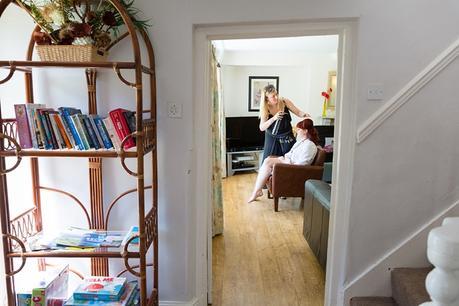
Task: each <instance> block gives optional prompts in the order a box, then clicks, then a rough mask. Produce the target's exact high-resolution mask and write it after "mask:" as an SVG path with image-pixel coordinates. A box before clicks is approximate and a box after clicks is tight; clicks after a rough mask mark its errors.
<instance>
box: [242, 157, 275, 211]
mask: <svg viewBox="0 0 459 306" xmlns="http://www.w3.org/2000/svg"><path fill="white" fill-rule="evenodd" d="M281 162H282V161H281V160H280V159H279V158H277V157H268V158H266V159H265V160H264V162H263V165H262V166H261V168H260V169H259V170H258V176H257V180H256V181H255V186H254V187H253V192H252V195H251V196H250V198H249V199H248V200H247V203H250V202H253V201H255V200H256V199H257V198H258V197H261V196H262V195H263V191H262V188H263V186H264V185H265V184H266V182H267V181H268V178H269V176H270V175H271V172H272V171H273V166H274V165H275V164H277V163H281Z"/></svg>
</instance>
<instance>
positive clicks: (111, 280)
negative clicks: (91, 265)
mask: <svg viewBox="0 0 459 306" xmlns="http://www.w3.org/2000/svg"><path fill="white" fill-rule="evenodd" d="M135 287H136V286H135V284H127V285H126V278H124V277H97V276H93V277H88V278H85V279H84V280H83V283H82V284H81V285H79V286H78V287H77V289H76V290H75V291H74V292H73V299H74V300H75V301H79V300H92V301H114V302H121V300H122V298H124V301H125V302H127V301H128V300H129V298H130V297H131V294H132V292H133V290H134V289H135ZM125 289H126V290H125ZM89 305H93V304H89ZM95 305H99V304H95ZM104 305H106V304H104ZM115 305H116V304H115ZM120 305H122V304H120Z"/></svg>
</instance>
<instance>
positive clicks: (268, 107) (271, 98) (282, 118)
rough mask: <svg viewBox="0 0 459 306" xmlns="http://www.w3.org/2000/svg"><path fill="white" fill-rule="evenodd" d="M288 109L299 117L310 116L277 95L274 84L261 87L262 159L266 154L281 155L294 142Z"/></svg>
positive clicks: (288, 149)
mask: <svg viewBox="0 0 459 306" xmlns="http://www.w3.org/2000/svg"><path fill="white" fill-rule="evenodd" d="M290 111H292V112H293V113H294V114H295V115H297V116H298V117H300V118H305V117H310V115H309V114H308V113H305V112H303V111H301V110H300V109H299V108H298V107H296V106H295V105H294V104H293V102H292V101H290V100H289V99H286V98H283V97H279V96H278V94H277V90H276V88H275V87H274V85H268V86H266V87H265V88H264V89H263V95H262V102H261V105H260V131H262V132H263V131H265V144H264V148H263V160H264V159H265V158H266V157H268V156H283V155H284V154H285V153H287V152H288V151H290V149H291V148H292V146H293V144H294V143H295V137H294V136H293V131H292V124H291V121H292V117H291V116H290ZM276 121H277V123H276Z"/></svg>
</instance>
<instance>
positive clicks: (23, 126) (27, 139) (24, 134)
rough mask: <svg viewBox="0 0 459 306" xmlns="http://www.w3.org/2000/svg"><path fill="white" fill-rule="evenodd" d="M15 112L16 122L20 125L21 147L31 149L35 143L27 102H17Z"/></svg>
mask: <svg viewBox="0 0 459 306" xmlns="http://www.w3.org/2000/svg"><path fill="white" fill-rule="evenodd" d="M14 112H15V113H16V123H17V126H18V135H19V143H20V144H21V148H23V149H30V148H32V147H33V145H32V138H31V136H30V129H29V120H28V119H27V111H26V107H25V104H15V105H14Z"/></svg>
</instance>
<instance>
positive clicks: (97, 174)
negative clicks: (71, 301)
mask: <svg viewBox="0 0 459 306" xmlns="http://www.w3.org/2000/svg"><path fill="white" fill-rule="evenodd" d="M107 1H108V2H110V3H111V4H112V5H113V6H114V7H115V8H116V9H117V10H118V12H119V13H120V15H121V16H122V18H123V20H124V23H125V24H126V27H127V32H126V33H124V34H122V35H120V36H119V39H130V41H131V47H132V51H133V58H134V61H133V62H86V63H81V62H44V61H33V60H32V53H33V50H34V47H35V43H34V41H33V40H32V39H31V40H30V43H29V46H28V51H27V56H26V59H27V60H25V61H0V68H3V69H8V70H9V73H8V74H7V76H6V77H5V78H3V79H0V85H1V84H4V83H6V82H8V81H9V80H10V79H11V78H12V76H13V75H14V73H16V72H20V73H24V75H25V92H26V99H27V101H26V102H27V103H34V94H33V93H34V91H33V81H32V74H33V71H34V70H35V69H46V68H48V67H59V68H68V69H72V68H74V69H81V70H84V72H85V74H86V81H87V91H88V109H89V113H90V114H97V95H96V79H97V71H98V70H100V69H111V70H113V71H114V74H115V75H116V76H117V77H118V78H119V79H120V80H121V81H122V83H124V84H125V85H127V86H129V87H131V88H132V90H133V91H134V94H135V98H136V113H137V116H136V131H135V132H133V133H132V134H131V136H132V137H135V138H136V144H137V146H136V149H135V151H124V150H123V149H121V150H119V151H115V150H88V151H78V150H32V149H21V147H20V145H19V144H18V141H17V136H18V135H17V126H16V120H15V119H1V114H0V138H1V141H0V173H1V175H0V217H1V222H0V223H1V234H2V241H3V246H4V250H3V253H4V254H3V255H4V266H5V272H6V275H5V277H6V284H7V295H8V303H9V305H16V299H15V289H14V288H15V281H14V278H15V277H14V276H15V274H17V273H19V272H20V271H21V270H22V269H23V267H24V265H25V263H26V260H27V259H28V258H31V257H36V258H40V260H39V263H40V268H41V269H44V268H45V267H46V258H48V257H62V258H76V257H79V258H89V259H90V260H91V273H92V275H100V276H105V275H123V274H124V273H127V272H129V273H132V274H133V275H134V276H136V277H137V278H138V281H139V287H140V295H141V305H158V214H157V208H158V205H157V202H158V201H157V199H158V193H157V186H158V184H157V182H158V178H157V150H156V81H155V62H154V53H153V47H152V44H151V41H150V39H149V38H148V35H147V33H146V32H144V31H139V30H136V29H135V27H134V24H133V22H132V20H131V19H130V18H129V15H128V14H127V12H126V11H125V9H124V8H123V6H122V5H121V4H120V3H119V1H118V0H107ZM10 4H15V1H14V0H2V1H0V18H1V16H2V14H3V12H4V11H5V9H6V8H7V7H8V6H9V5H10ZM36 29H38V28H36ZM139 40H143V43H144V45H145V49H146V52H147V54H146V58H147V61H148V65H143V64H142V58H141V48H140V44H139ZM125 70H133V71H134V72H135V81H133V82H130V81H128V80H126V79H125V78H124V77H123V75H122V72H123V71H125ZM143 75H147V76H148V77H149V84H146V85H147V86H145V88H148V90H149V93H150V109H144V108H143V101H142V99H143V96H142V93H143V91H144V85H145V84H143V83H142V76H143ZM64 106H65V105H64ZM145 118H147V119H145ZM128 137H129V136H128ZM128 137H126V138H125V139H124V140H123V143H124V142H125V141H126V140H127V138H128ZM121 147H122V146H121ZM147 154H152V156H151V167H150V166H148V167H147V166H146V165H145V164H144V158H145V156H146V155H147ZM25 157H27V158H30V165H31V175H32V182H33V183H32V192H33V200H34V203H33V208H32V209H29V210H27V211H25V212H24V213H22V214H21V215H19V216H17V217H15V218H14V219H10V210H9V207H10V205H14V203H9V199H8V190H7V178H8V175H7V174H8V173H9V172H11V171H13V170H14V169H15V168H16V167H17V166H18V165H19V164H20V162H21V161H22V160H23V158H25ZM45 157H46V158H88V159H89V163H88V169H89V182H90V183H89V188H88V189H89V194H90V205H88V206H90V209H89V210H88V209H86V208H85V205H83V204H82V202H81V201H80V200H78V199H77V198H76V197H75V196H73V195H72V194H70V193H68V192H66V191H63V190H59V189H56V188H50V187H45V186H42V185H40V175H39V173H40V172H39V167H38V159H40V158H45ZM6 158H15V159H16V163H15V164H14V166H12V167H11V168H8V169H7V168H6V162H5V160H6ZM105 158H117V159H119V160H120V164H121V166H122V168H123V169H124V170H125V171H126V172H127V173H129V174H130V175H131V176H132V177H133V178H134V179H135V180H136V183H137V184H136V186H137V187H136V188H134V189H130V190H127V191H126V192H124V193H122V194H120V195H119V196H118V197H116V198H115V199H113V200H112V201H111V202H110V203H109V204H108V206H107V207H108V209H107V211H106V212H104V206H105V205H104V199H103V188H102V187H103V186H102V182H103V176H102V161H103V159H105ZM126 159H135V160H136V161H137V169H134V170H132V169H129V168H128V167H127V165H126V163H125V160H126ZM146 171H151V173H152V181H151V183H149V182H147V183H146V182H145V181H144V173H145V172H146ZM148 189H151V190H152V196H151V198H152V201H151V204H148V206H147V205H146V203H145V202H146V200H145V192H146V190H148ZM43 190H46V191H52V192H57V193H61V194H63V195H66V196H68V197H69V198H71V199H72V200H74V201H75V203H76V204H78V205H79V206H80V207H81V209H82V211H83V213H84V215H85V217H86V219H87V222H88V226H89V228H91V229H99V230H107V223H108V221H109V217H110V213H111V211H112V209H113V208H114V207H115V206H116V204H117V203H118V202H119V200H120V199H121V198H123V197H124V196H126V195H127V194H130V193H136V194H137V214H138V223H139V224H138V225H139V237H140V244H139V247H138V248H137V249H136V250H135V251H131V249H132V248H131V247H130V243H131V242H132V240H133V239H130V240H129V242H128V243H127V244H126V245H125V246H124V247H123V248H121V249H111V248H100V249H96V250H94V251H91V252H89V251H88V252H81V251H78V252H72V251H49V252H48V251H39V252H27V251H26V248H25V244H24V242H25V240H26V239H27V238H29V237H31V236H33V235H35V234H37V233H39V232H41V231H42V229H43V226H42V209H41V208H42V205H43V204H44V203H42V201H41V196H40V194H41V191H43ZM133 238H134V237H133ZM151 248H152V249H153V252H152V253H153V258H151V259H149V260H147V252H148V251H149V250H150V249H151ZM14 258H21V260H22V261H21V264H19V265H16V266H15V265H14V263H13V259H14ZM110 258H122V259H123V260H124V265H125V269H124V270H123V271H119V272H118V273H110V272H111V271H109V264H108V261H109V259H110ZM130 258H137V259H138V260H139V264H138V265H136V266H131V265H130V264H129V262H128V260H129V259H130ZM147 267H152V271H153V272H152V273H151V274H150V272H149V274H148V275H147ZM72 272H75V273H76V274H77V275H78V276H80V277H83V276H82V275H81V273H79V272H78V271H72ZM147 281H148V283H149V285H150V284H152V286H151V287H152V288H153V289H152V290H151V292H147Z"/></svg>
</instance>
